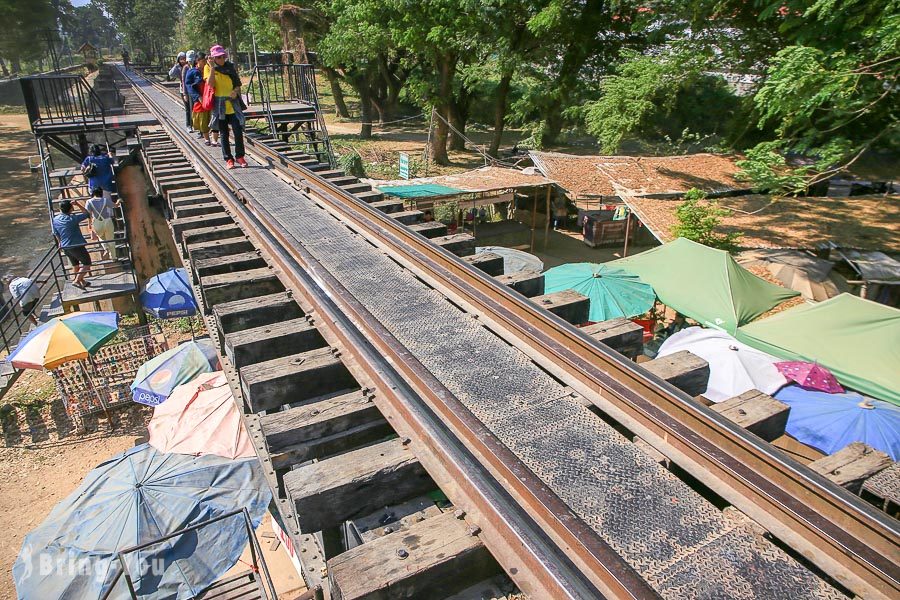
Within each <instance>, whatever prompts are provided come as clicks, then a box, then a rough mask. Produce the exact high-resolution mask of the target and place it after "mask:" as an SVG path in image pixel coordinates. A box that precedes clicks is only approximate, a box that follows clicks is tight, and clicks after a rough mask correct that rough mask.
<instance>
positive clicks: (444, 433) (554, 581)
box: [139, 90, 659, 599]
mask: <svg viewBox="0 0 900 600" xmlns="http://www.w3.org/2000/svg"><path fill="white" fill-rule="evenodd" d="M139 94H141V95H143V96H144V97H145V100H146V102H147V103H148V108H150V110H151V111H153V112H156V113H157V116H158V117H159V118H160V123H165V119H164V115H163V114H162V113H161V112H159V111H158V110H156V108H155V106H154V105H153V104H152V102H153V101H152V99H150V98H149V97H147V96H146V95H145V94H143V93H142V92H141V91H140V90H139ZM167 129H169V128H168V127H167ZM169 132H170V134H172V135H174V136H175V137H176V139H174V140H173V141H174V142H175V143H176V145H178V146H179V148H181V149H182V151H183V152H184V153H185V154H186V155H187V156H189V157H190V158H191V159H193V161H194V162H196V163H197V164H201V165H203V166H204V167H205V169H204V171H203V172H204V173H205V174H206V175H208V176H209V177H210V178H209V179H207V181H206V183H207V184H208V185H210V187H211V188H212V189H213V191H214V192H215V193H216V195H217V197H219V198H220V199H221V200H223V201H224V202H225V203H226V205H227V206H228V207H229V208H230V209H231V212H232V215H234V214H242V216H243V217H245V220H244V221H242V225H244V226H245V228H248V229H250V233H251V235H250V237H251V239H253V240H254V241H255V242H257V243H258V244H259V246H261V247H262V248H264V249H265V250H266V251H267V254H268V255H269V257H270V258H271V259H272V261H273V262H274V263H276V266H278V268H279V269H280V270H281V272H282V273H283V274H284V276H285V277H286V278H287V279H288V280H289V282H288V283H289V284H291V286H292V287H294V288H295V289H296V290H298V291H300V292H301V293H303V295H304V296H305V297H306V298H307V299H308V300H309V301H310V302H311V304H312V305H313V306H314V308H315V311H316V312H317V313H318V314H319V318H320V319H321V320H322V321H323V322H324V323H326V324H327V325H328V327H329V328H331V329H332V330H333V333H334V334H336V336H337V338H338V339H340V340H341V342H342V346H343V348H345V349H347V350H348V351H349V352H350V353H351V354H353V356H354V358H355V359H356V362H357V364H359V365H362V366H363V368H364V371H365V372H366V374H367V375H368V376H369V379H370V381H372V382H373V383H374V385H375V388H376V389H377V390H378V394H379V395H381V396H383V397H384V398H385V399H386V400H387V401H388V402H389V406H388V407H387V410H385V411H384V412H386V413H387V414H386V416H388V417H394V418H396V419H399V420H401V421H402V423H403V424H404V427H403V429H405V430H406V431H407V432H408V433H409V434H410V436H411V437H414V438H415V439H416V441H417V447H418V448H420V449H427V453H428V458H425V457H422V456H420V460H421V461H422V463H423V464H424V465H425V466H426V469H427V470H428V471H429V473H430V474H432V476H433V477H434V473H433V471H432V469H431V468H429V467H430V466H431V465H436V466H438V467H439V468H440V470H441V472H442V473H447V474H448V475H449V476H443V477H442V476H441V475H438V476H437V477H434V478H435V480H436V481H438V482H439V483H440V484H442V485H441V487H442V489H444V490H445V492H446V493H447V494H448V496H449V497H450V498H451V499H453V501H454V504H455V505H459V506H464V507H466V508H469V510H471V512H473V513H474V514H476V515H478V517H479V520H478V523H479V526H480V528H481V529H482V530H483V533H482V534H481V537H482V539H484V541H485V545H486V546H487V547H488V549H489V550H491V552H492V554H494V556H495V557H496V558H497V559H498V562H500V564H501V565H502V566H503V567H504V568H505V569H506V570H507V572H508V573H509V574H510V577H511V578H512V579H513V580H514V581H516V583H517V584H518V585H519V586H520V588H522V589H523V591H526V592H527V593H529V594H530V595H532V596H533V597H536V598H585V599H587V598H598V597H611V598H635V599H638V598H658V597H659V596H658V594H657V593H656V592H655V591H654V590H653V589H652V588H651V587H650V586H649V585H648V584H647V582H646V581H644V580H643V579H642V578H641V577H640V575H639V574H638V573H636V572H635V571H634V570H633V568H632V567H631V566H630V565H628V564H627V563H626V562H625V561H624V560H623V559H622V558H621V557H620V556H619V555H618V554H617V553H616V552H615V551H614V550H613V549H612V548H610V547H609V546H608V545H607V544H606V543H605V542H604V541H603V540H602V539H601V538H600V537H599V536H598V535H597V534H596V533H595V532H594V531H593V530H591V529H589V528H588V527H587V526H586V525H585V524H583V523H582V522H581V521H580V519H578V518H577V516H576V515H574V513H572V512H571V510H570V509H569V508H568V507H566V506H565V505H564V504H563V503H562V502H561V501H560V500H559V499H558V498H557V497H556V496H555V494H553V493H552V492H551V491H550V490H549V489H547V488H546V486H545V485H544V484H543V482H541V481H540V480H538V479H537V478H536V477H535V476H534V475H532V474H530V472H528V470H527V469H526V468H525V467H524V466H523V465H521V464H520V462H519V460H518V459H517V458H516V457H515V456H514V455H512V453H511V452H510V451H509V450H508V449H507V448H506V447H505V446H503V445H502V444H501V443H499V442H498V441H496V440H495V439H494V438H493V436H492V435H491V434H490V432H488V431H487V429H486V428H485V427H484V426H483V425H482V424H481V423H480V422H478V421H477V420H476V419H475V418H474V417H472V416H471V415H470V414H469V413H468V411H467V410H466V409H465V408H464V407H463V406H462V404H461V403H460V402H459V401H458V400H456V399H455V398H453V395H452V393H451V392H450V391H449V390H447V389H446V388H444V387H443V385H442V384H441V383H440V381H438V380H437V379H436V378H435V377H434V376H433V375H432V374H431V373H430V372H429V371H428V370H427V369H425V367H424V366H422V365H421V364H419V363H418V361H415V359H414V358H413V357H411V356H410V354H409V352H408V350H406V349H405V348H404V347H403V346H402V345H401V344H400V343H399V342H398V341H397V340H396V339H394V338H393V336H392V335H391V334H390V333H389V332H388V331H387V330H386V329H385V328H384V327H383V326H382V325H381V324H380V323H379V322H378V321H377V320H376V319H374V318H373V317H372V316H371V315H370V314H369V313H368V311H366V309H365V308H364V307H363V306H362V305H361V304H360V303H359V302H358V301H357V300H356V299H355V298H354V297H353V296H352V295H351V294H350V293H349V292H348V291H347V290H346V289H344V288H343V286H342V285H341V284H340V283H339V282H338V281H337V279H335V278H334V276H333V275H331V274H330V273H329V272H328V271H327V270H326V269H324V268H323V267H322V266H321V265H319V263H318V261H316V260H315V258H313V257H312V256H311V255H309V253H308V252H306V251H305V250H304V249H303V248H302V246H298V244H297V240H294V239H293V238H292V237H291V236H290V234H289V233H288V232H286V231H285V230H284V229H283V227H282V226H281V225H280V224H279V223H278V222H277V221H276V220H275V219H274V218H273V217H272V216H271V215H269V214H268V213H267V211H265V209H264V208H263V207H261V206H259V205H258V204H257V205H254V204H248V200H249V199H248V198H246V197H243V196H242V194H241V193H240V190H239V189H232V187H231V185H233V184H231V185H230V184H229V183H228V181H227V180H226V179H224V178H223V177H222V176H221V175H220V174H219V173H217V172H216V171H217V170H218V169H221V165H219V164H217V163H216V162H215V161H212V160H211V159H210V158H209V157H207V156H204V155H202V154H201V153H199V152H197V151H196V149H194V148H193V147H192V146H191V144H190V143H189V142H188V141H186V138H187V136H186V134H184V132H182V131H180V129H179V128H177V127H173V128H171V130H170V131H169ZM373 340H376V342H375V343H374V346H373V345H372V341H373ZM413 363H415V366H414V368H413V371H412V372H413V373H415V376H414V377H410V375H409V374H408V373H409V372H408V371H407V372H404V373H400V372H398V371H397V370H396V366H397V365H398V364H399V365H412V364H413ZM381 407H382V406H381V405H379V408H381ZM448 419H450V420H452V421H453V422H454V423H455V424H457V425H458V426H461V427H466V428H468V429H467V432H466V433H467V435H466V436H465V437H460V436H459V435H458V432H457V431H453V430H451V429H450V428H448V427H447V420H448ZM486 444H487V447H488V449H487V451H484V450H483V451H482V452H483V453H482V454H481V455H480V456H475V455H473V453H472V452H471V450H472V448H473V447H475V448H482V447H484V446H485V445H486ZM485 455H487V456H491V457H494V460H495V461H498V459H501V460H499V462H498V464H499V465H500V466H501V467H502V468H503V470H504V471H505V473H506V474H507V475H508V476H509V477H512V478H515V479H516V480H517V481H518V482H520V486H522V489H526V490H528V493H529V494H530V495H532V496H533V502H532V503H530V504H529V505H526V506H523V505H522V503H521V502H520V501H519V499H518V498H514V497H512V496H511V495H510V494H509V493H508V492H507V490H506V486H505V485H504V481H503V480H500V479H497V478H496V477H495V476H494V475H493V473H491V472H490V471H489V470H488V469H486V468H485V459H484V456H485ZM417 456H418V453H417ZM446 488H451V490H452V491H451V490H448V489H446ZM453 492H456V494H454V493H453ZM459 494H461V495H462V496H463V498H462V499H459ZM532 511H534V512H532ZM535 513H537V514H535ZM548 529H550V530H552V531H562V532H564V534H565V535H566V542H565V543H564V544H560V543H559V542H558V541H557V540H556V539H551V538H550V536H548V535H547V530H548ZM573 552H574V553H575V554H576V555H577V556H578V557H579V558H583V559H584V560H586V561H589V562H590V563H591V564H590V565H588V567H587V568H586V566H585V565H584V564H579V565H575V564H573V562H572V560H571V554H572V553H573Z"/></svg>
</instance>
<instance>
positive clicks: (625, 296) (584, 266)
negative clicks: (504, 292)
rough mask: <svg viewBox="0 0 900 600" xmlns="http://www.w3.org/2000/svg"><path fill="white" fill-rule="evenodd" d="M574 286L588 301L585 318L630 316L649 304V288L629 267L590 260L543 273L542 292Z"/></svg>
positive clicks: (650, 301) (650, 300) (569, 288)
mask: <svg viewBox="0 0 900 600" xmlns="http://www.w3.org/2000/svg"><path fill="white" fill-rule="evenodd" d="M562 290H575V291H576V292H579V293H581V294H583V295H585V296H587V297H588V298H589V299H590V301H591V311H590V313H589V316H588V318H589V319H590V320H591V321H607V320H609V319H614V318H616V317H633V316H636V315H640V314H643V313H645V312H647V311H648V310H650V309H651V308H652V307H653V303H654V302H655V301H656V294H655V293H653V288H652V287H650V286H649V285H648V284H646V283H644V282H643V281H641V279H640V277H638V276H637V275H635V274H634V273H632V272H630V271H626V270H625V269H621V268H618V267H610V266H608V265H598V264H593V263H570V264H567V265H560V266H558V267H553V268H552V269H548V270H547V271H546V272H545V273H544V292H545V293H547V294H549V293H552V292H559V291H562Z"/></svg>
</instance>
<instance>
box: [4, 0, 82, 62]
mask: <svg viewBox="0 0 900 600" xmlns="http://www.w3.org/2000/svg"><path fill="white" fill-rule="evenodd" d="M67 4H68V3H67ZM0 14H2V15H3V22H4V31H3V35H0V57H2V58H3V59H4V60H8V61H10V62H11V63H13V65H12V67H13V70H14V71H15V70H16V66H17V65H18V64H19V62H20V61H24V60H28V59H33V58H37V57H40V56H45V55H46V54H47V46H46V42H45V41H44V39H43V35H44V34H43V31H45V30H46V29H56V27H57V19H58V17H59V13H58V11H57V10H56V8H55V7H54V4H53V3H52V2H51V1H50V0H30V1H23V0H0Z"/></svg>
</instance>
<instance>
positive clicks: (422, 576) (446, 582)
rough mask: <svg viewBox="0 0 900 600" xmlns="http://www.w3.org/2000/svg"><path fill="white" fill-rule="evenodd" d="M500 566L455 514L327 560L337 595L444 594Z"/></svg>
mask: <svg viewBox="0 0 900 600" xmlns="http://www.w3.org/2000/svg"><path fill="white" fill-rule="evenodd" d="M498 570H499V568H498V566H497V563H496V562H495V561H494V559H493V558H492V557H491V555H490V553H488V551H487V549H486V548H485V547H484V544H482V543H481V541H480V540H479V539H478V537H477V536H475V535H472V532H470V531H469V529H468V528H467V526H466V523H465V521H463V520H460V519H457V518H456V517H455V516H454V514H453V513H444V514H442V515H439V516H437V517H432V518H430V519H426V520H424V521H421V522H419V523H415V524H414V525H413V526H412V527H410V528H409V529H408V530H406V531H402V532H397V533H393V534H390V535H386V536H384V537H382V538H380V539H377V540H375V541H372V542H369V543H368V544H363V545H362V546H357V547H356V548H353V549H352V550H348V551H347V552H345V553H343V554H340V555H338V556H336V557H334V558H332V559H331V560H329V561H328V580H329V583H330V585H331V592H332V598H334V599H335V600H389V599H395V598H445V597H447V596H449V595H451V594H454V593H456V592H459V591H461V590H463V589H465V588H467V587H468V586H470V585H471V584H472V582H474V581H479V580H483V579H487V578H488V577H491V576H492V575H494V574H496V573H497V571H498Z"/></svg>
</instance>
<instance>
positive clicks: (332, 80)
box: [322, 67, 350, 119]
mask: <svg viewBox="0 0 900 600" xmlns="http://www.w3.org/2000/svg"><path fill="white" fill-rule="evenodd" d="M322 73H323V74H324V75H325V78H326V79H327V80H328V84H329V85H330V86H331V96H332V97H333V98H334V112H335V114H336V115H337V116H339V117H341V118H343V119H349V118H350V111H349V110H347V103H346V101H344V90H342V89H341V82H340V80H339V78H338V74H337V72H336V71H335V70H334V69H332V68H330V67H322Z"/></svg>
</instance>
